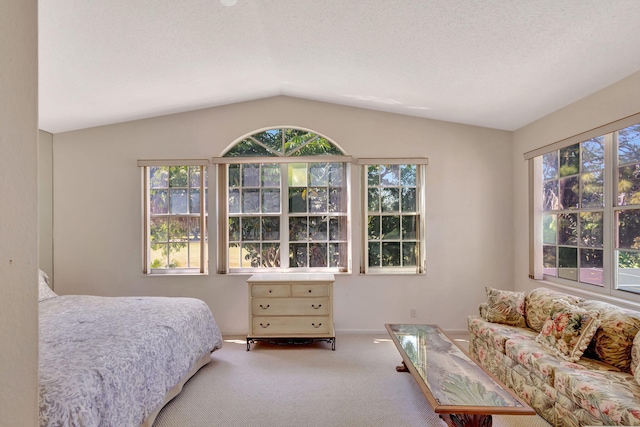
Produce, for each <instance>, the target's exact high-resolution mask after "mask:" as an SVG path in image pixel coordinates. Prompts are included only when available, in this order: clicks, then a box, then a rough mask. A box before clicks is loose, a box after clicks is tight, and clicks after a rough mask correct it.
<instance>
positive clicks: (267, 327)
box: [260, 323, 270, 329]
mask: <svg viewBox="0 0 640 427" xmlns="http://www.w3.org/2000/svg"><path fill="white" fill-rule="evenodd" d="M269 325H270V323H267V325H266V326H265V325H264V324H262V323H260V326H262V327H263V328H265V329H266V328H268V327H269Z"/></svg>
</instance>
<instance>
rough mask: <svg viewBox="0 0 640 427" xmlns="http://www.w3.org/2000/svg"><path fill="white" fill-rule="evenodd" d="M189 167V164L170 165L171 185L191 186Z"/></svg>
mask: <svg viewBox="0 0 640 427" xmlns="http://www.w3.org/2000/svg"><path fill="white" fill-rule="evenodd" d="M188 183H189V167H188V166H171V167H169V187H174V188H175V187H184V188H186V187H188V186H189V184H188Z"/></svg>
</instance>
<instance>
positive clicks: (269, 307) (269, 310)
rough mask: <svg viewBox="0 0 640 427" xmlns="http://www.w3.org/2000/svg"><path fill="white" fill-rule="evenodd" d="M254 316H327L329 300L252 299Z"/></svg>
mask: <svg viewBox="0 0 640 427" xmlns="http://www.w3.org/2000/svg"><path fill="white" fill-rule="evenodd" d="M251 313H252V314H253V315H254V316H313V315H316V316H318V315H326V314H329V298H326V297H325V298H253V299H252V300H251Z"/></svg>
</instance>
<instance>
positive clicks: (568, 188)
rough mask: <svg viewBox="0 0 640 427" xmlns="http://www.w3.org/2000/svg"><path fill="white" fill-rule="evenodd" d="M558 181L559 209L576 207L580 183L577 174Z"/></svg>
mask: <svg viewBox="0 0 640 427" xmlns="http://www.w3.org/2000/svg"><path fill="white" fill-rule="evenodd" d="M559 183H560V196H561V199H560V209H577V208H578V202H579V199H578V194H579V191H580V187H579V186H580V184H579V180H578V177H577V176H573V177H571V178H563V179H561V180H560V181H559Z"/></svg>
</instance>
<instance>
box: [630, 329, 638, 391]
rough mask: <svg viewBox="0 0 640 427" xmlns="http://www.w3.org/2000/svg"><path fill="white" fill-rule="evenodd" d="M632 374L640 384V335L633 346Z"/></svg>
mask: <svg viewBox="0 0 640 427" xmlns="http://www.w3.org/2000/svg"><path fill="white" fill-rule="evenodd" d="M631 373H632V374H633V376H634V377H635V379H636V381H637V382H638V384H640V333H639V334H636V337H635V338H634V339H633V346H631Z"/></svg>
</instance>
